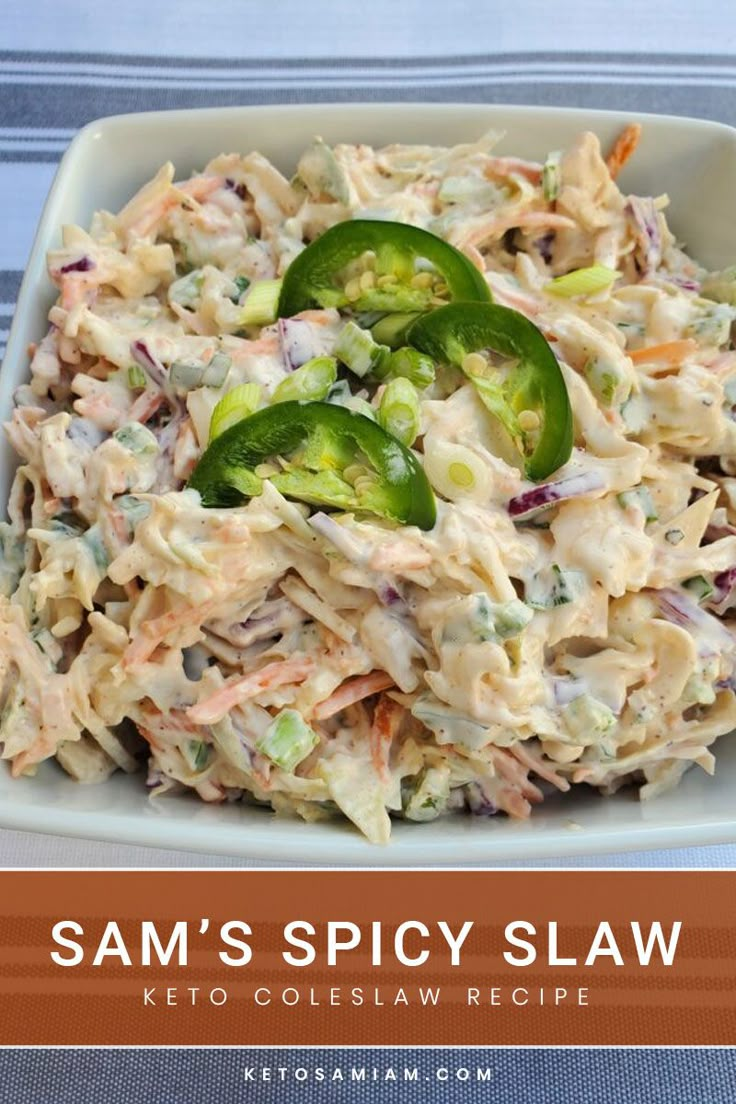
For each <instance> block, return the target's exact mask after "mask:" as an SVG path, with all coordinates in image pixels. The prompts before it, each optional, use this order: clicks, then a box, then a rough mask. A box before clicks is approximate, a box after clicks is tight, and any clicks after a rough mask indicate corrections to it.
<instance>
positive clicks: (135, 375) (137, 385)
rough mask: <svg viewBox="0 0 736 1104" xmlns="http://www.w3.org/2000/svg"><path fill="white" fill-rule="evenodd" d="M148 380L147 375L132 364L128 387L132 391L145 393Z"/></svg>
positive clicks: (129, 370) (129, 371)
mask: <svg viewBox="0 0 736 1104" xmlns="http://www.w3.org/2000/svg"><path fill="white" fill-rule="evenodd" d="M147 383H148V380H147V378H146V373H145V372H144V371H143V369H142V368H139V366H138V365H137V364H131V366H130V368H129V369H128V387H129V388H130V390H131V391H145V389H146V384H147Z"/></svg>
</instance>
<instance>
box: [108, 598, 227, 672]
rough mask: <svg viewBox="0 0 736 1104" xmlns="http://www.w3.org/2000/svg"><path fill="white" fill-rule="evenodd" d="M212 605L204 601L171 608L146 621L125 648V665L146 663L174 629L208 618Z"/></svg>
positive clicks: (195, 623)
mask: <svg viewBox="0 0 736 1104" xmlns="http://www.w3.org/2000/svg"><path fill="white" fill-rule="evenodd" d="M212 606H213V602H211V601H210V602H203V603H202V604H201V605H200V606H190V607H187V608H186V609H183V610H181V609H180V610H169V612H168V613H164V614H162V615H161V616H160V617H154V618H152V619H151V620H150V621H144V622H143V624H142V625H141V627H140V630H139V632H138V634H137V636H136V637H135V639H134V640H132V641H131V643H130V644H129V645H128V647H127V648H126V649H125V655H124V656H123V667H125V668H128V667H135V666H136V664H138V663H145V661H146V660H147V659H149V658H150V656H152V655H153V653H154V652H155V651H156V648H157V647H158V646H159V644H160V643H161V641H162V640H164V639H165V637H167V636H168V634H169V633H170V632H171V631H172V630H173V629H180V628H183V627H184V626H186V625H201V623H202V622H203V621H206V620H207V617H208V616H209V614H210V611H211V609H212Z"/></svg>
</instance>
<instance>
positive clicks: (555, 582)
mask: <svg viewBox="0 0 736 1104" xmlns="http://www.w3.org/2000/svg"><path fill="white" fill-rule="evenodd" d="M584 587H585V576H584V575H583V573H582V571H570V570H567V569H565V570H563V569H562V568H561V567H560V566H559V565H558V564H552V565H551V566H550V567H548V568H543V569H542V570H541V571H538V572H537V574H536V575H534V576H532V578H531V579H529V581H528V582H527V583H526V585H525V599H526V603H527V605H528V606H531V607H532V609H538V610H549V609H554V608H555V607H556V606H564V605H567V603H568V602H573V601H574V600H575V599H576V598H578V597H579V596H580V594H581V593H582V591H583V589H584Z"/></svg>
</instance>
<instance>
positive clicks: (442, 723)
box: [411, 693, 490, 751]
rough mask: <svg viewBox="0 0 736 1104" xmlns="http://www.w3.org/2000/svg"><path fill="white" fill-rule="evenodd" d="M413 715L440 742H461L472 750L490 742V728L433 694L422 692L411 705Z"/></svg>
mask: <svg viewBox="0 0 736 1104" xmlns="http://www.w3.org/2000/svg"><path fill="white" fill-rule="evenodd" d="M411 713H412V716H413V717H416V719H417V720H418V721H421V722H422V724H423V725H424V726H425V727H426V728H428V729H429V730H430V732H433V733H434V735H435V738H436V740H437V743H438V744H460V745H461V746H463V747H466V748H468V749H470V750H471V751H477V750H478V749H480V748H483V747H486V746H487V745H488V743H489V742H490V736H489V732H488V728H487V727H486V726H485V725H483V724H481V723H480V722H479V721H476V720H474V719H473V718H472V717H466V716H463V714H462V713H457V712H456V710H454V709H453V708H452V706H449V705H445V703H444V702H441V701H439V700H438V699H437V698H435V696H434V695H433V694H429V693H426V694H420V696H419V697H418V698H417V700H416V701H415V702H414V705H413V706H412V707H411Z"/></svg>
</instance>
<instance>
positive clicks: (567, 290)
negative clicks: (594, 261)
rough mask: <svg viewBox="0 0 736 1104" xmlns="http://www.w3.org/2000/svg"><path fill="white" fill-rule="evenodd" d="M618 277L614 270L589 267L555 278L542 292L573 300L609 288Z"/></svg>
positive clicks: (600, 266) (601, 266) (618, 274)
mask: <svg viewBox="0 0 736 1104" xmlns="http://www.w3.org/2000/svg"><path fill="white" fill-rule="evenodd" d="M620 275H621V273H620V272H617V271H616V269H615V268H607V267H606V266H605V265H591V266H590V267H589V268H578V269H576V270H575V271H574V272H568V273H566V274H565V275H564V276H556V277H555V279H554V280H550V281H549V283H548V284H545V286H544V290H545V291H546V292H547V293H548V294H549V295H559V296H560V297H561V298H563V299H573V298H574V297H575V296H576V295H596V294H597V293H598V292H599V291H605V290H606V288H609V287H611V285H612V284H614V283H615V282H616V280H618V279H619V277H620Z"/></svg>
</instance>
